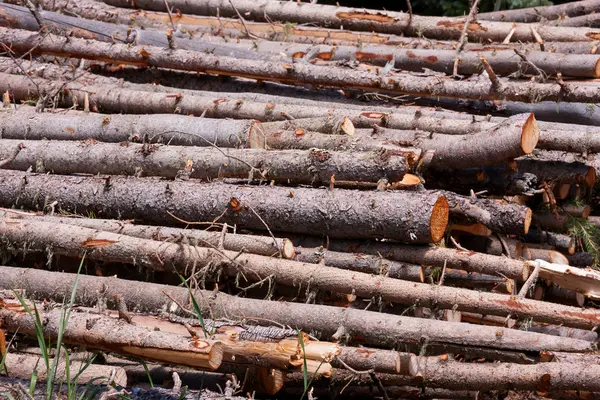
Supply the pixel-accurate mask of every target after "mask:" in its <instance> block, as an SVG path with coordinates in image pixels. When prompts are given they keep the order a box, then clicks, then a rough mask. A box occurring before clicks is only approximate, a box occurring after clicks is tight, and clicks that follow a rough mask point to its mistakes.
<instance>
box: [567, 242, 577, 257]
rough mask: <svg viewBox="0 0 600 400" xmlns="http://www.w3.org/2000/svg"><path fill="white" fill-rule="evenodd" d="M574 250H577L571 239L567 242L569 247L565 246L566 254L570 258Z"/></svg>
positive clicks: (575, 243)
mask: <svg viewBox="0 0 600 400" xmlns="http://www.w3.org/2000/svg"><path fill="white" fill-rule="evenodd" d="M576 248H577V242H576V241H575V239H574V238H571V240H569V245H568V246H567V254H569V255H570V256H572V255H573V254H575V249H576Z"/></svg>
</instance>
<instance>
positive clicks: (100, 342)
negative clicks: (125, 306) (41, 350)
mask: <svg viewBox="0 0 600 400" xmlns="http://www.w3.org/2000/svg"><path fill="white" fill-rule="evenodd" d="M18 304H20V303H18V302H16V305H18ZM38 312H39V313H40V319H41V320H42V321H46V323H45V324H44V325H43V327H42V329H43V330H44V337H45V338H50V339H51V340H56V338H57V336H58V332H59V327H60V325H61V314H62V310H61V309H60V308H54V309H51V310H49V311H44V310H43V308H42V307H38ZM0 318H1V319H2V327H3V328H4V329H6V330H7V331H9V332H19V333H21V334H25V335H28V336H33V337H35V336H36V324H35V318H34V317H33V315H30V314H29V313H26V312H24V311H23V310H19V307H17V310H14V308H13V309H12V310H11V309H9V308H6V307H5V308H2V309H1V310H0ZM62 339H63V341H64V342H65V343H69V344H74V345H84V346H86V347H87V348H94V349H99V350H104V351H110V352H116V353H120V354H125V355H128V356H133V357H143V358H145V359H148V360H154V361H161V362H167V363H168V362H171V363H175V364H180V365H187V366H192V367H197V368H203V369H208V370H215V369H217V368H218V367H219V365H221V361H222V359H223V345H222V344H221V343H219V342H217V341H213V340H209V339H204V338H198V340H197V341H195V342H194V341H190V340H189V338H187V337H185V336H181V335H176V334H172V333H164V332H160V331H153V330H149V329H146V328H143V327H138V326H135V325H131V324H129V323H127V322H126V321H124V320H121V319H115V318H110V317H106V316H102V314H99V313H89V312H78V311H74V312H71V314H70V316H69V320H68V324H67V327H66V329H65V331H64V334H63V337H62Z"/></svg>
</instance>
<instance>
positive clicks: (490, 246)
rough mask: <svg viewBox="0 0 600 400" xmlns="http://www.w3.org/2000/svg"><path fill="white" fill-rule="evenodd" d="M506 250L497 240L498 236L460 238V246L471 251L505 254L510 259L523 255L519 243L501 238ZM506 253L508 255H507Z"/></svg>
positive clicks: (497, 254)
mask: <svg viewBox="0 0 600 400" xmlns="http://www.w3.org/2000/svg"><path fill="white" fill-rule="evenodd" d="M502 240H504V243H505V244H506V246H507V248H506V249H505V248H504V244H502V241H501V240H500V239H499V238H498V236H495V235H493V236H488V237H484V236H467V235H465V236H461V237H460V245H461V246H463V247H465V248H467V249H469V250H473V251H477V252H480V253H486V254H491V255H494V256H501V255H503V254H506V255H507V256H508V257H510V258H520V257H522V255H523V245H522V244H521V242H520V241H518V240H515V239H511V238H508V237H502ZM507 252H508V254H507Z"/></svg>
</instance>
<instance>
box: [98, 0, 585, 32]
mask: <svg viewBox="0 0 600 400" xmlns="http://www.w3.org/2000/svg"><path fill="white" fill-rule="evenodd" d="M105 2H106V3H107V4H110V5H113V6H118V7H135V8H141V9H145V10H154V11H166V9H165V5H164V3H162V2H161V1H160V0H143V1H136V2H135V3H132V2H131V1H130V0H106V1H105ZM170 6H171V7H175V8H179V9H180V10H181V11H182V12H183V13H186V14H197V15H217V9H219V11H220V15H221V16H223V17H235V16H236V15H237V14H236V11H235V9H234V7H235V8H237V10H238V11H239V12H240V13H242V14H243V15H245V16H246V18H248V19H250V20H254V21H265V19H266V18H267V17H265V16H268V18H270V19H272V20H279V21H290V22H297V23H316V24H318V25H319V26H324V27H328V28H339V27H340V26H343V27H344V28H345V29H351V30H358V31H369V32H371V31H375V32H383V33H394V34H407V35H409V36H421V35H422V36H424V37H427V38H432V39H455V40H456V39H459V38H460V34H461V30H462V27H463V25H464V24H465V21H464V19H462V18H444V17H423V16H418V15H413V16H410V17H412V19H411V18H410V17H409V15H408V14H407V13H402V12H392V11H385V12H382V11H378V10H366V9H354V8H348V7H336V6H328V5H320V4H289V3H288V2H284V1H269V0H261V1H254V2H252V1H247V0H238V1H237V2H236V3H235V6H233V4H231V3H229V2H227V1H224V0H211V1H206V2H203V3H190V2H186V1H184V0H175V1H173V4H171V5H170ZM537 28H538V30H539V34H540V35H541V36H542V37H544V38H545V39H546V40H557V41H578V40H583V41H591V40H594V33H595V32H594V31H593V30H589V29H585V28H579V30H577V31H570V30H568V29H562V30H558V31H552V30H550V29H546V28H544V26H543V25H540V26H538V27H537ZM511 29H513V24H512V23H502V22H492V21H478V22H472V23H471V24H469V25H468V29H467V35H468V38H469V39H471V40H480V39H483V40H486V39H491V40H492V41H496V42H502V41H503V40H504V38H506V36H507V35H508V33H509V32H510V31H511ZM417 33H418V34H417ZM511 39H512V40H513V41H523V42H532V41H535V37H534V35H533V33H532V32H531V31H530V29H529V27H528V26H527V25H519V24H518V25H516V29H515V32H514V33H513V35H512V38H511Z"/></svg>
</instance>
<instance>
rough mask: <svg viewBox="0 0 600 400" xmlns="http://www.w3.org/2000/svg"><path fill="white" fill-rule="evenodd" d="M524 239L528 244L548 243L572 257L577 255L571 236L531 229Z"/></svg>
mask: <svg viewBox="0 0 600 400" xmlns="http://www.w3.org/2000/svg"><path fill="white" fill-rule="evenodd" d="M523 239H524V240H525V241H526V242H532V243H546V244H548V245H550V246H553V247H555V248H557V249H559V250H560V251H563V252H566V253H567V254H570V255H572V254H574V253H575V244H576V243H575V240H574V239H573V238H572V237H571V236H567V235H562V234H560V233H554V232H549V231H544V230H539V229H531V230H529V233H528V234H527V235H525V236H524V237H523Z"/></svg>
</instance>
